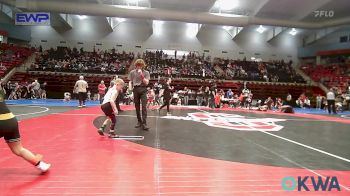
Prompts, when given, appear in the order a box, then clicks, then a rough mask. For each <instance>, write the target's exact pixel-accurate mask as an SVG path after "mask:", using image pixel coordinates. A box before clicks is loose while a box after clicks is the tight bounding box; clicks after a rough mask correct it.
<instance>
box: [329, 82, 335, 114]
mask: <svg viewBox="0 0 350 196" xmlns="http://www.w3.org/2000/svg"><path fill="white" fill-rule="evenodd" d="M327 105H328V114H331V111H333V114H336V113H337V112H336V110H335V94H334V89H333V88H331V89H330V90H329V91H328V93H327Z"/></svg>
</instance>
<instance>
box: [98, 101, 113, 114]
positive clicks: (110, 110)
mask: <svg viewBox="0 0 350 196" xmlns="http://www.w3.org/2000/svg"><path fill="white" fill-rule="evenodd" d="M101 109H102V111H103V112H104V113H105V115H106V116H111V115H114V112H113V108H112V106H111V103H110V102H107V103H105V104H103V105H101Z"/></svg>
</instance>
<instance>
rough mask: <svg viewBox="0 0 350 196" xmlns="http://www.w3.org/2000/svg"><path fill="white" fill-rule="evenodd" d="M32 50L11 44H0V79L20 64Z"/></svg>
mask: <svg viewBox="0 0 350 196" xmlns="http://www.w3.org/2000/svg"><path fill="white" fill-rule="evenodd" d="M31 54H32V50H31V49H30V48H27V47H19V46H14V45H11V44H5V43H1V44H0V77H2V76H4V75H5V74H6V73H8V72H9V71H10V70H11V69H12V68H14V67H16V66H18V65H20V64H22V63H23V62H24V61H25V60H26V59H27V58H28V57H29V56H30V55H31Z"/></svg>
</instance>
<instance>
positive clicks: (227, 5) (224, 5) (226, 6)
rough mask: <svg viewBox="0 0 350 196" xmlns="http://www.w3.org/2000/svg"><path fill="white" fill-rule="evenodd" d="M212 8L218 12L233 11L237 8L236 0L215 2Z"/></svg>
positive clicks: (218, 0)
mask: <svg viewBox="0 0 350 196" xmlns="http://www.w3.org/2000/svg"><path fill="white" fill-rule="evenodd" d="M214 6H215V7H218V8H219V9H220V10H233V9H234V8H236V7H238V0H217V1H216V2H215V5H214Z"/></svg>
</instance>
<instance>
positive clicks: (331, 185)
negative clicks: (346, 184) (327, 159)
mask: <svg viewBox="0 0 350 196" xmlns="http://www.w3.org/2000/svg"><path fill="white" fill-rule="evenodd" d="M309 179H310V180H311V185H312V186H313V190H314V191H319V190H320V188H321V191H332V189H336V190H337V191H340V186H339V182H338V179H337V177H335V176H332V177H330V176H327V177H326V179H325V180H324V181H323V180H322V177H321V176H318V177H316V178H315V177H314V176H304V177H302V176H298V182H297V181H296V180H295V178H294V177H292V176H287V177H285V178H283V180H282V188H283V189H284V190H285V191H293V190H294V189H295V188H296V187H297V186H298V191H303V190H304V191H310V183H308V181H309Z"/></svg>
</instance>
